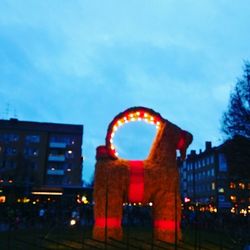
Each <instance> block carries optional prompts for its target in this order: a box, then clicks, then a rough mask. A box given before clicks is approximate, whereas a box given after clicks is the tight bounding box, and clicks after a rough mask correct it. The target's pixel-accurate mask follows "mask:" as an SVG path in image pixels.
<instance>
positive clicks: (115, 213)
mask: <svg viewBox="0 0 250 250" xmlns="http://www.w3.org/2000/svg"><path fill="white" fill-rule="evenodd" d="M143 119H144V120H147V121H149V122H151V123H153V124H155V125H156V126H157V127H158V131H157V134H156V137H155V140H154V142H153V144H152V147H151V150H150V153H149V155H148V157H147V159H145V160H143V161H129V160H124V159H121V158H118V157H117V153H116V151H115V149H114V145H113V144H112V138H113V136H114V132H115V130H116V129H117V127H118V126H119V125H120V124H121V123H122V122H123V121H124V122H128V121H130V120H132V121H133V120H143ZM192 138H193V137H192V135H191V134H190V133H189V132H187V131H184V130H182V129H181V128H179V127H178V126H176V125H174V124H173V123H171V122H169V121H168V120H166V119H164V118H162V116H161V115H160V114H159V113H156V112H155V111H153V110H151V109H148V108H145V107H133V108H130V109H127V110H125V111H124V112H122V113H120V114H119V115H118V116H116V117H115V119H114V120H113V121H112V122H111V124H110V126H109V128H108V133H107V137H106V145H103V146H99V147H98V148H97V155H96V160H97V162H96V166H95V183H94V202H95V206H94V217H95V225H94V229H93V237H94V238H95V239H98V240H105V239H108V238H109V237H110V238H114V239H117V240H120V239H122V236H123V233H122V225H121V221H122V213H123V203H124V202H140V203H141V204H148V203H149V202H152V203H153V226H154V238H155V239H157V240H162V241H165V242H170V243H173V242H175V241H176V240H180V239H181V231H180V220H181V200H180V194H179V170H178V167H177V154H176V150H180V154H181V158H182V159H185V157H186V149H187V147H188V146H189V145H190V143H191V142H192Z"/></svg>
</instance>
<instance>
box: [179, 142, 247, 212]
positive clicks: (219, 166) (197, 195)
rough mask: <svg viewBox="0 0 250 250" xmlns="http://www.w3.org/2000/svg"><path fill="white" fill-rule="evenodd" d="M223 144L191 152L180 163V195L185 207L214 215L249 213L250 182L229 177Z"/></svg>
mask: <svg viewBox="0 0 250 250" xmlns="http://www.w3.org/2000/svg"><path fill="white" fill-rule="evenodd" d="M223 146H224V145H223V144H222V145H220V146H218V147H212V144H211V142H206V147H205V150H204V151H201V150H200V151H199V153H196V151H195V150H192V151H191V152H190V154H189V155H188V156H187V159H186V160H185V161H184V162H182V163H180V177H181V196H182V200H183V203H184V204H186V205H190V206H191V207H192V206H199V207H200V208H202V209H203V210H209V211H213V212H217V211H221V212H232V213H243V214H246V213H249V212H250V207H249V204H250V180H249V178H244V177H240V178H239V177H237V178H235V177H234V176H232V174H229V164H228V161H227V158H226V155H225V153H224V150H223Z"/></svg>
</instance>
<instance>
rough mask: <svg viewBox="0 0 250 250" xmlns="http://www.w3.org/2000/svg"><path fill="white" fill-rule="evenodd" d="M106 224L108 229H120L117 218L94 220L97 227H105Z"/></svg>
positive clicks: (119, 222) (119, 221)
mask: <svg viewBox="0 0 250 250" xmlns="http://www.w3.org/2000/svg"><path fill="white" fill-rule="evenodd" d="M106 223H107V227H108V228H120V227H121V220H120V219H119V218H112V217H108V218H105V217H101V218H96V219H95V225H96V226H97V227H102V228H103V227H105V226H106Z"/></svg>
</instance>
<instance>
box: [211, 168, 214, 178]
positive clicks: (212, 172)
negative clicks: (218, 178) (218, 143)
mask: <svg viewBox="0 0 250 250" xmlns="http://www.w3.org/2000/svg"><path fill="white" fill-rule="evenodd" d="M211 176H214V168H212V169H211Z"/></svg>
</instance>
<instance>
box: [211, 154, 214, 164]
mask: <svg viewBox="0 0 250 250" xmlns="http://www.w3.org/2000/svg"><path fill="white" fill-rule="evenodd" d="M210 163H211V164H213V163H214V156H213V155H211V156H210Z"/></svg>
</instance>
